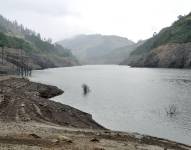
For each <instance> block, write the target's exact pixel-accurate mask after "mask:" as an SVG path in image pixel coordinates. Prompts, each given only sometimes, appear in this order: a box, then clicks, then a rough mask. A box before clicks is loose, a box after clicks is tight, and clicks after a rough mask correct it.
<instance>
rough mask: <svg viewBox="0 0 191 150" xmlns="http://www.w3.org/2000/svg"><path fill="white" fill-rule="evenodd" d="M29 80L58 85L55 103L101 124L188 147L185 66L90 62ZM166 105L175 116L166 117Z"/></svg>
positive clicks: (190, 91)
mask: <svg viewBox="0 0 191 150" xmlns="http://www.w3.org/2000/svg"><path fill="white" fill-rule="evenodd" d="M31 79H32V80H33V81H38V82H42V83H47V84H52V85H56V86H58V87H59V88H61V89H63V90H64V91H65V93H64V94H63V95H61V96H58V97H55V98H54V100H55V101H59V102H61V103H64V104H68V105H71V106H73V107H76V108H78V109H80V110H83V111H85V112H88V113H91V114H92V116H93V118H94V119H95V120H96V121H97V122H99V123H100V124H102V125H104V126H105V127H107V128H110V129H113V130H120V131H128V132H129V131H130V132H138V133H142V134H149V135H153V136H157V137H162V138H168V139H171V140H175V141H179V142H183V143H186V144H190V145H191V70H180V69H147V68H129V67H127V66H117V65H116V66H115V65H109V66H105V65H95V66H79V67H66V68H57V69H47V70H43V71H34V72H33V75H32V77H31ZM83 83H85V84H87V85H89V87H90V89H91V92H90V93H89V94H88V95H87V96H83V94H82V93H83V92H82V87H81V86H82V84H83ZM172 104H174V105H176V107H177V114H176V115H174V116H172V117H170V116H168V115H167V114H166V109H168V107H169V105H172Z"/></svg>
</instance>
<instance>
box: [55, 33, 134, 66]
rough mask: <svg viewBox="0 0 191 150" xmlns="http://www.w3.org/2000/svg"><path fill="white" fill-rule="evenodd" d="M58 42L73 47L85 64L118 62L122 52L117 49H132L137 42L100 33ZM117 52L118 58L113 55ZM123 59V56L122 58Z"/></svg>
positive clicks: (75, 53) (74, 52) (73, 51)
mask: <svg viewBox="0 0 191 150" xmlns="http://www.w3.org/2000/svg"><path fill="white" fill-rule="evenodd" d="M58 43H59V44H61V45H62V46H64V47H66V48H69V49H71V50H72V53H73V54H74V55H75V56H76V57H77V58H78V59H79V60H80V62H81V63H83V64H105V63H111V64H112V63H113V64H116V63H118V62H119V59H120V58H119V57H120V56H118V55H120V52H119V53H118V52H116V53H115V50H116V51H118V50H119V51H120V49H123V50H124V51H126V50H127V51H131V50H132V48H133V46H134V44H135V43H134V42H133V41H131V40H129V39H127V38H123V37H119V36H113V35H111V36H108V35H100V34H93V35H78V36H76V37H74V38H71V39H66V40H63V41H59V42H58ZM123 50H122V51H123ZM125 53H126V52H125ZM127 53H128V52H127ZM115 54H116V55H117V57H118V58H115V56H113V55H115ZM122 60H123V58H121V61H122Z"/></svg>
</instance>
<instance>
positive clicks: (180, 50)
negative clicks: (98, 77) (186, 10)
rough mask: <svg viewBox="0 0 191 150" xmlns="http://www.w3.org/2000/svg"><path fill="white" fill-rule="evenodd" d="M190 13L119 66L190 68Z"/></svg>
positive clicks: (154, 37) (157, 35)
mask: <svg viewBox="0 0 191 150" xmlns="http://www.w3.org/2000/svg"><path fill="white" fill-rule="evenodd" d="M190 31H191V13H190V14H188V15H187V16H180V17H179V19H178V20H177V21H175V22H174V23H173V24H172V25H171V26H170V27H167V28H164V29H162V30H161V31H160V32H159V33H158V34H156V35H154V36H153V37H152V38H150V39H148V40H147V41H146V42H145V43H144V44H142V45H140V46H139V47H137V48H136V49H135V50H134V51H133V52H132V53H131V54H130V56H129V57H128V58H127V59H126V60H125V61H123V62H122V63H121V64H125V65H130V66H132V67H165V68H168V67H169V68H190V67H191V63H190V57H191V56H190V55H191V54H190V53H191V52H190V50H191V44H190V43H191V32H190Z"/></svg>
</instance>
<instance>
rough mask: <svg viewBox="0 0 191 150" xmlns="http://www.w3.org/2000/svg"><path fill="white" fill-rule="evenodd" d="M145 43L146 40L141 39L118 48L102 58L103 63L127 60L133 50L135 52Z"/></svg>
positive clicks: (117, 62) (118, 62) (116, 62)
mask: <svg viewBox="0 0 191 150" xmlns="http://www.w3.org/2000/svg"><path fill="white" fill-rule="evenodd" d="M143 43H144V41H139V42H137V43H135V44H132V45H127V46H124V47H120V48H116V49H114V50H112V51H111V52H109V53H108V54H106V55H105V56H104V57H103V58H102V60H103V63H105V64H120V63H121V61H123V60H125V59H126V58H127V57H128V56H129V55H130V53H131V52H133V51H134V50H135V49H136V48H137V47H138V46H140V45H141V44H143Z"/></svg>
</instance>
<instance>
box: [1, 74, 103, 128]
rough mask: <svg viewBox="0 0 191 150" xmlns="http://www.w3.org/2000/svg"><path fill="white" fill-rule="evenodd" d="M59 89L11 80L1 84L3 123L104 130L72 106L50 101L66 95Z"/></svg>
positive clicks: (21, 80) (20, 79)
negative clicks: (38, 123)
mask: <svg viewBox="0 0 191 150" xmlns="http://www.w3.org/2000/svg"><path fill="white" fill-rule="evenodd" d="M62 93H63V91H62V90H60V89H58V88H57V87H55V86H50V85H44V84H40V83H34V82H30V81H29V80H28V79H22V78H14V77H12V78H9V79H6V80H2V81H0V120H2V121H16V122H18V121H24V122H28V121H36V122H41V123H46V124H57V125H64V126H69V127H78V128H90V129H92V128H93V129H104V128H103V127H102V126H101V125H99V124H98V123H96V122H95V121H94V120H93V119H92V116H91V115H90V114H88V113H85V112H82V111H80V110H77V109H75V108H72V107H70V106H68V105H64V104H61V103H58V102H54V101H51V100H48V99H47V98H51V97H54V96H56V95H60V94H62Z"/></svg>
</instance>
